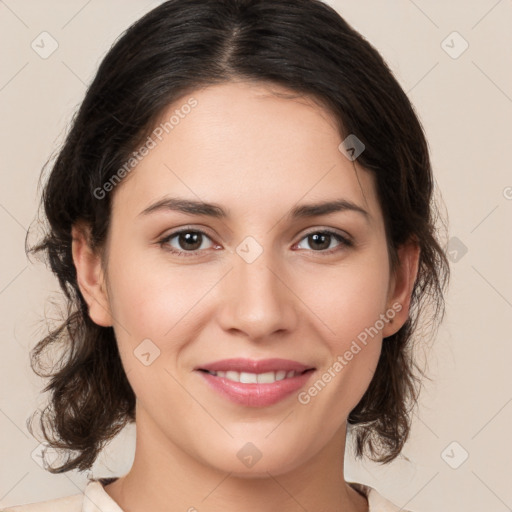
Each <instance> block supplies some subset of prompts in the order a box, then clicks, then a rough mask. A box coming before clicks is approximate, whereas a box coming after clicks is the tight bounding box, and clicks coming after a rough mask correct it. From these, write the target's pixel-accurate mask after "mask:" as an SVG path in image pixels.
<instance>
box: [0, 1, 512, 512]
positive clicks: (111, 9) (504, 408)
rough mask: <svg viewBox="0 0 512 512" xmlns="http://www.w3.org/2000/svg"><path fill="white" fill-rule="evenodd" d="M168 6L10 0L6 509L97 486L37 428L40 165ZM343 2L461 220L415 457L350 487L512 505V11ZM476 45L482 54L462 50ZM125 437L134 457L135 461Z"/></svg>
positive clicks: (122, 453) (108, 456)
mask: <svg viewBox="0 0 512 512" xmlns="http://www.w3.org/2000/svg"><path fill="white" fill-rule="evenodd" d="M158 3H159V2H147V1H142V0H139V1H135V0H122V1H121V0H107V1H105V0H104V1H101V2H100V1H98V0H89V1H87V0H67V1H63V0H62V1H57V0H46V1H44V2H43V1H37V0H32V1H29V0H5V1H0V38H1V45H2V66H1V71H0V108H1V113H2V115H1V116H0V126H1V137H0V144H1V146H2V147H1V154H2V159H1V164H0V169H1V171H0V172H1V174H0V228H1V238H2V243H1V244H0V261H1V265H0V311H1V314H0V339H1V346H2V357H1V359H0V380H1V381H0V461H1V462H0V464H1V467H0V506H9V505H14V504H21V503H27V502H32V501H42V500H46V499H51V498H56V497H59V496H64V495H68V494H73V493H77V492H79V491H80V490H81V489H82V488H83V484H84V482H85V476H84V475H80V474H77V473H68V474H62V475H52V474H50V473H48V472H46V471H44V470H43V469H42V468H41V467H40V466H39V465H38V463H37V460H38V459H37V453H38V451H37V450H38V448H37V447H38V444H39V443H38V442H37V441H36V440H35V439H33V438H32V437H31V436H30V435H29V434H28V431H27V430H26V427H25V422H26V419H27V418H28V416H29V415H30V413H31V412H32V411H33V410H35V409H36V407H37V406H38V405H39V404H41V403H42V402H41V400H43V397H40V396H39V391H40V390H41V389H42V382H41V381H40V380H39V378H37V377H36V376H35V375H33V373H32V371H31V370H30V367H29V364H28V352H29V350H30V348H31V347H33V346H34V344H35V343H36V342H37V340H39V339H40V338H41V336H42V333H43V332H44V326H45V322H44V315H45V313H47V312H49V311H50V309H49V307H48V299H49V298H52V299H56V300H58V293H57V292H58V285H57V282H56V280H54V278H53V277H52V275H51V273H50V272H49V271H47V270H46V269H45V267H44V266H43V265H42V264H41V263H38V262H35V263H34V264H32V263H29V262H28V261H27V260H26V257H25V253H24V240H25V233H26V230H27V228H28V227H29V226H30V225H31V223H33V221H34V220H35V215H36V206H37V203H36V202H37V198H38V191H37V180H38V178H39V172H40V169H41V167H42V165H43V164H44V162H45V161H46V160H47V158H48V157H49V156H50V154H51V153H52V152H54V151H56V150H57V148H58V144H59V143H60V142H61V141H62V138H63V136H64V134H65V130H66V127H67V125H68V123H69V121H70V119H71V116H72V114H73V112H74V110H75V108H76V107H77V106H78V104H79V103H80V101H81V100H82V98H83V95H84V93H85V90H86V85H87V84H88V83H89V82H90V80H91V79H92V77H93V75H94V73H95V71H96V69H97V67H98V65H99V63H100V61H101V59H102V57H103V56H104V55H105V53H106V51H107V50H108V48H109V47H110V45H111V44H112V42H113V41H114V40H115V39H116V38H117V37H118V36H119V35H120V34H121V32H122V31H123V30H124V29H125V28H127V27H128V26H129V25H130V24H131V23H132V22H133V21H135V20H136V19H138V18H139V17H140V16H141V15H142V14H143V13H145V12H146V11H148V10H150V9H151V8H152V7H154V6H156V5H157V4H158ZM329 3H330V4H331V5H333V6H334V7H335V8H336V9H337V10H338V11H339V12H340V13H341V15H342V16H344V17H345V19H346V20H347V21H348V22H349V23H350V24H352V25H353V26H354V27H355V28H356V29H357V30H359V31H360V32H361V33H362V34H363V35H364V36H365V37H366V38H367V39H368V40H369V41H370V42H371V43H372V44H374V45H375V46H376V47H377V49H378V50H379V51H380V52H381V53H382V54H383V56H384V58H385V59H386V60H387V62H388V63H389V65H390V67H391V68H392V70H393V71H394V72H395V73H396V76H397V78H398V80H399V81H400V83H401V84H402V86H403V88H404V90H405V91H406V92H407V93H408V94H409V96H410V98H411V100H412V102H413V103H414V105H415V107H416V109H417V112H418V115H419V116H420V119H421V120H422V123H423V125H424V127H425V130H426V133H427V138H428V140H429V144H430V148H431V154H432V161H433V165H434V172H435V175H436V179H437V183H438V186H439V189H440V191H441V192H442V195H443V198H444V201H445V204H446V209H447V213H448V215H449V223H450V225H449V237H450V245H449V248H450V253H451V255H450V257H451V259H452V260H453V262H452V283H451V288H450V291H449V294H448V296H447V311H448V312H447V317H446V320H445V322H444V323H443V325H442V327H441V329H440V331H439V334H438V336H437V338H436V341H435V344H434V345H433V348H432V349H430V350H428V351H427V356H428V359H429V366H430V375H431V377H432V379H433V382H431V383H429V382H428V381H427V382H426V384H425V388H424V391H423V395H422V397H421V403H420V408H419V410H418V413H417V414H416V415H415V416H414V425H413V431H412V436H411V439H410V441H409V442H408V443H407V446H406V448H405V450H404V455H406V456H407V457H408V458H409V462H408V461H406V460H405V459H401V460H399V461H396V462H394V463H392V464H391V465H388V466H384V467H379V466H378V465H375V464H370V463H365V464H362V463H355V462H353V461H352V460H350V459H348V460H347V463H346V466H347V479H351V480H354V481H361V482H364V483H367V484H369V485H372V486H374V487H376V488H377V489H378V490H379V491H380V492H381V493H382V494H384V495H385V496H387V497H388V498H389V499H391V500H392V501H394V502H395V503H397V504H398V505H399V506H404V507H405V508H407V509H412V510H414V511H421V512H440V511H441V510H442V511H447V510H450V511H461V512H462V511H464V512H472V511H478V512H480V511H482V510H485V511H486V512H501V511H506V510H510V509H511V508H512V486H511V485H510V483H511V475H512V467H511V460H512V448H511V442H510V432H511V428H510V427H511V423H512V385H511V378H510V368H509V367H510V363H511V362H512V339H511V335H510V320H511V318H512V277H511V272H510V262H511V261H512V242H511V240H512V237H511V236H510V235H511V233H512V173H511V172H510V156H509V150H510V146H511V142H512V139H511V135H512V133H511V132H512V70H511V60H510V55H511V50H512V31H510V27H511V26H512V2H511V1H510V0H501V1H496V0H478V1H477V0H472V1H467V0H466V1H464V0H457V1H451V2H445V1H441V0H438V1H426V0H414V1H412V0H400V1H398V0H393V1H387V2H380V1H378V0H372V1H369V0H366V1H357V0H340V1H337V2H335V1H330V2H329ZM43 31H47V32H48V33H49V34H51V36H52V37H53V38H54V39H55V40H56V41H57V43H58V48H57V50H56V51H55V52H54V53H53V54H52V55H50V56H49V57H48V58H46V59H43V58H41V57H40V56H39V55H38V54H37V53H36V52H35V51H34V50H33V49H32V48H31V43H32V41H34V40H36V42H37V41H39V40H40V39H38V37H39V34H41V32H43ZM454 31H457V32H458V33H459V34H460V36H457V35H450V34H452V32H454ZM45 37H47V36H45ZM447 37H448V39H446V38H447ZM461 38H463V39H461ZM445 39H446V42H445V43H443V41H444V40H445ZM464 40H465V41H467V43H468V44H469V46H468V48H467V50H466V51H465V52H464V53H462V54H461V55H457V54H458V52H459V51H460V50H461V49H462V48H463V44H464ZM45 47H46V48H49V46H48V45H46V46H45ZM450 53H451V55H450ZM455 56H456V57H457V58H454V57H455ZM361 65H364V63H361ZM35 233H36V234H37V231H36V232H35ZM452 237H456V240H455V239H454V238H452ZM463 247H466V248H467V252H466V253H464V250H461V248H463ZM133 434H134V430H133V428H129V429H127V430H126V431H125V432H124V433H123V434H122V435H121V436H120V438H119V439H117V440H116V441H115V442H114V445H113V446H112V447H110V449H109V450H107V453H105V454H104V455H103V457H102V459H101V460H100V461H99V462H98V463H97V464H96V466H95V468H94V473H95V475H96V476H105V475H108V474H110V473H112V474H119V472H123V471H127V470H128V468H129V465H130V462H131V457H132V449H133ZM454 441H455V442H456V443H457V444H452V443H453V442H454ZM122 442H124V443H126V444H125V446H128V448H129V449H128V448H126V447H125V448H124V449H122V450H119V447H120V445H121V444H122ZM34 450H35V452H34V453H35V456H34V458H33V457H32V453H33V451H34ZM116 451H117V454H116V455H115V456H114V452H116ZM466 452H467V453H468V454H469V456H468V458H467V460H466V461H465V462H464V463H462V464H461V465H460V466H459V467H458V468H457V469H454V468H453V467H451V466H457V465H459V464H460V462H461V461H462V459H463V458H464V456H465V453H466ZM123 457H124V458H123ZM34 459H35V460H34ZM450 464H451V466H450Z"/></svg>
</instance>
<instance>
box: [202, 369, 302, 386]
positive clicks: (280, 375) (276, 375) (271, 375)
mask: <svg viewBox="0 0 512 512" xmlns="http://www.w3.org/2000/svg"><path fill="white" fill-rule="evenodd" d="M209 373H211V374H212V375H215V376H217V377H224V378H226V379H228V380H232V381H234V382H241V383H242V384H272V383H273V382H276V381H277V380H283V379H290V378H292V377H295V376H296V375H300V374H301V372H296V371H294V370H291V371H289V372H287V371H286V370H278V371H277V372H266V373H248V372H235V371H231V370H230V371H227V372H220V371H219V372H209Z"/></svg>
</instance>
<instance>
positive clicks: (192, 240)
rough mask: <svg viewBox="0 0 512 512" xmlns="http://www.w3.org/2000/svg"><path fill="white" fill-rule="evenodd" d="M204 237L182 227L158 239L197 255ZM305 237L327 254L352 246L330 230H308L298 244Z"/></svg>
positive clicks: (175, 251)
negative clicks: (334, 241) (333, 244)
mask: <svg viewBox="0 0 512 512" xmlns="http://www.w3.org/2000/svg"><path fill="white" fill-rule="evenodd" d="M204 238H207V239H209V240H211V239H210V237H209V236H208V235H207V234H206V233H205V232H204V231H201V230H193V229H184V230H181V231H177V232H175V233H171V234H170V235H168V236H166V237H165V238H163V239H162V240H160V241H159V245H160V246H161V247H162V248H165V250H167V251H169V252H171V253H173V254H178V255H180V256H197V255H198V254H197V252H198V250H199V249H203V250H204V249H205V247H203V242H204ZM173 239H176V241H177V244H178V247H177V248H176V247H173V245H172V244H171V240H173ZM306 239H308V240H310V241H309V242H308V244H309V245H310V247H311V246H313V245H316V246H317V248H318V249H320V250H319V251H317V250H313V252H322V253H327V254H331V253H332V252H336V251H338V250H341V249H342V248H343V247H352V245H353V242H352V241H351V240H350V239H349V238H348V237H345V236H343V235H340V234H339V233H336V232H334V231H330V230H322V231H313V232H310V233H308V234H306V236H304V237H303V238H302V239H301V241H300V242H299V244H298V245H300V243H301V242H302V240H306ZM333 239H334V240H336V241H337V242H338V245H337V246H335V247H334V248H332V246H331V242H332V241H333ZM326 240H327V244H326Z"/></svg>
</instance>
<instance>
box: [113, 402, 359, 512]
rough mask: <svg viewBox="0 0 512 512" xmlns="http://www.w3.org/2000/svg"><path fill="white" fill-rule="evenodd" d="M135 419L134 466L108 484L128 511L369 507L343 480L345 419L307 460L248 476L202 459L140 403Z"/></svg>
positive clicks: (332, 511) (348, 510) (333, 511)
mask: <svg viewBox="0 0 512 512" xmlns="http://www.w3.org/2000/svg"><path fill="white" fill-rule="evenodd" d="M136 418H137V424H136V425H137V428H136V432H137V440H136V449H135V458H134V462H133V465H132V468H131V470H130V472H129V473H128V474H127V475H125V476H124V477H121V478H119V479H118V480H116V481H115V482H114V483H112V484H109V485H107V486H106V487H105V490H106V492H107V494H109V495H110V497H111V498H112V499H114V501H116V502H117V503H118V505H119V506H120V507H121V508H122V509H123V510H124V511H126V512H139V511H140V512H142V511H144V510H152V511H153V512H164V511H166V512H167V511H168V510H183V511H188V512H196V511H197V510H205V509H207V510H208V511H209V512H221V511H222V512H230V511H233V512H234V511H235V510H236V511H238V510H241V509H242V510H244V511H245V512H260V511H261V509H262V505H263V506H264V507H263V508H264V509H265V510H266V511H268V512H296V511H297V510H323V511H325V512H366V511H367V510H368V504H367V501H366V498H365V497H363V496H361V495H360V494H359V493H358V492H357V491H355V490H354V489H352V488H351V487H350V486H348V485H347V484H346V483H345V480H344V475H343V463H344V452H345V438H346V424H343V426H342V428H341V429H340V430H338V431H337V432H336V434H335V435H334V436H333V437H332V439H331V440H330V442H329V443H327V445H325V446H324V447H323V448H322V449H321V450H320V451H319V452H317V453H316V454H315V455H314V456H313V457H312V458H309V459H308V460H305V461H304V463H303V464H302V465H299V466H297V467H294V468H291V469H289V470H287V471H285V472H279V471H261V472H260V473H258V474H257V476H256V474H254V476H247V474H245V475H242V474H237V473H236V472H234V471H232V472H225V471H221V470H219V469H218V468H215V467H212V466H211V465H208V464H206V463H204V461H201V460H198V459H197V458H196V457H194V456H192V455H191V454H190V453H188V452H187V451H185V450H183V449H182V448H181V447H179V446H177V444H176V443H173V442H172V440H170V439H169V438H168V437H166V436H164V434H163V432H162V431H161V430H160V429H159V428H158V427H157V425H156V424H155V423H154V422H152V421H151V419H150V418H149V417H148V415H147V414H146V413H145V411H144V410H143V409H142V408H141V407H140V406H139V405H137V412H136ZM257 464H258V463H257ZM255 467H256V466H255ZM262 498H263V499H262Z"/></svg>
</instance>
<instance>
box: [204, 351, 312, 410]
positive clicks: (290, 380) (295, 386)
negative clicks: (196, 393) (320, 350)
mask: <svg viewBox="0 0 512 512" xmlns="http://www.w3.org/2000/svg"><path fill="white" fill-rule="evenodd" d="M195 370H197V371H198V373H200V374H201V375H202V376H203V379H204V380H205V381H206V383H207V384H208V385H209V386H210V388H211V389H213V390H215V391H216V392H218V393H220V394H221V395H222V396H224V397H225V398H227V399H228V400H230V401H231V402H234V403H236V404H238V405H244V406H247V407H265V406H269V405H272V404H275V403H277V402H279V401H281V400H282V399H284V398H285V397H287V396H289V395H290V394H292V393H293V392H294V391H297V390H299V389H300V388H301V387H303V386H304V385H305V384H306V383H307V381H308V380H309V379H310V377H311V375H312V374H313V373H314V370H315V368H314V367H311V366H308V365H305V364H302V363H299V362H297V361H292V360H289V359H265V360H259V361H258V360H251V359H225V360H223V361H216V362H214V363H211V364H206V365H203V366H201V367H197V368H195Z"/></svg>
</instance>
